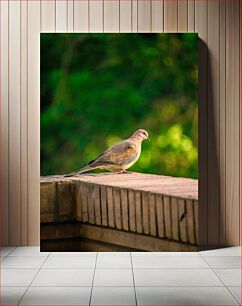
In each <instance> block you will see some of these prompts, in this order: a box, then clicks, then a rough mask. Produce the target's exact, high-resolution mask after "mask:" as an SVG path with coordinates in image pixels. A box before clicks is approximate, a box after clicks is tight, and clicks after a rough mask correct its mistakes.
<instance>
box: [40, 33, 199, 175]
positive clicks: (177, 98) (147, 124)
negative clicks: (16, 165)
mask: <svg viewBox="0 0 242 306" xmlns="http://www.w3.org/2000/svg"><path fill="white" fill-rule="evenodd" d="M197 63H198V38H197V34H190V33H189V34H41V175H50V174H61V173H69V172H71V171H73V170H77V169H79V168H80V167H82V166H84V165H85V164H86V163H87V162H88V161H90V160H92V159H94V158H95V157H96V156H98V155H99V154H100V153H102V152H103V151H104V150H105V149H107V148H108V147H109V146H110V145H112V144H113V143H115V142H117V141H119V140H121V139H124V138H128V137H129V136H130V135H131V134H132V133H133V132H134V131H135V130H137V129H138V128H143V129H146V130H147V131H148V132H149V135H150V142H149V141H146V142H144V143H143V145H142V146H143V148H142V154H141V157H140V159H139V161H138V162H137V163H136V164H135V165H134V166H133V167H132V168H131V169H130V170H131V171H132V170H133V171H140V172H145V173H156V174H164V175H172V176H183V177H191V178H197V176H198V149H197V148H198V97H197V91H198V67H197Z"/></svg>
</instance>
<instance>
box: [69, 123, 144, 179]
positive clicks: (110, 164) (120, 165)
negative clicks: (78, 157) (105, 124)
mask: <svg viewBox="0 0 242 306" xmlns="http://www.w3.org/2000/svg"><path fill="white" fill-rule="evenodd" d="M147 138H148V133H147V132H146V131H145V130H142V129H140V130H138V131H136V132H135V133H134V134H133V135H132V136H131V137H130V138H128V139H126V140H123V141H121V142H120V143H117V144H114V145H113V146H111V147H110V148H109V149H108V150H106V151H105V152H103V153H102V154H101V155H99V156H98V157H97V158H96V159H94V160H92V161H90V162H89V163H88V165H87V166H86V167H84V168H82V169H80V170H78V171H76V172H74V173H70V174H67V175H66V176H72V175H75V174H79V173H83V172H86V171H89V170H92V169H96V168H99V169H105V170H109V171H120V172H124V171H125V170H126V169H128V168H129V167H131V166H132V165H133V164H134V163H135V162H136V161H137V160H138V158H139V156H140V153H141V143H142V141H143V140H144V139H147Z"/></svg>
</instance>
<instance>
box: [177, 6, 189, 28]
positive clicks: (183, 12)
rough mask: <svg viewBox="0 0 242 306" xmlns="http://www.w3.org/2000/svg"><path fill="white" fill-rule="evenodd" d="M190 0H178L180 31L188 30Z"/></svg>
mask: <svg viewBox="0 0 242 306" xmlns="http://www.w3.org/2000/svg"><path fill="white" fill-rule="evenodd" d="M189 1H190V0H178V32H180V33H183V32H187V31H188V2H189Z"/></svg>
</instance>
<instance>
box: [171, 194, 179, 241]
mask: <svg viewBox="0 0 242 306" xmlns="http://www.w3.org/2000/svg"><path fill="white" fill-rule="evenodd" d="M171 227H172V239H174V240H176V241H179V240H180V237H179V220H178V199H177V198H171Z"/></svg>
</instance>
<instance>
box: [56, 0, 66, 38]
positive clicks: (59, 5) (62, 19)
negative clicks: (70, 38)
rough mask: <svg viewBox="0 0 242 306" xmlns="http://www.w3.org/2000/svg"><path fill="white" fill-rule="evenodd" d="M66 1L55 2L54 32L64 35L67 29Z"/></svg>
mask: <svg viewBox="0 0 242 306" xmlns="http://www.w3.org/2000/svg"><path fill="white" fill-rule="evenodd" d="M67 1H68V0H67ZM67 1H66V0H57V1H56V12H55V14H56V32H60V33H64V32H66V31H67V27H68V23H67V18H68V15H67V13H68V11H67Z"/></svg>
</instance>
